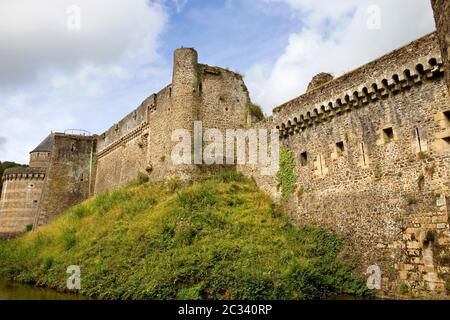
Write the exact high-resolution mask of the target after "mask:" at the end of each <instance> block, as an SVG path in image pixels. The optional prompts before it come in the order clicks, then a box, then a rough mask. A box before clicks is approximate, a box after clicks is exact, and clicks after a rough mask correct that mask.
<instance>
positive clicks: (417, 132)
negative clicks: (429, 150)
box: [416, 128, 422, 152]
mask: <svg viewBox="0 0 450 320" xmlns="http://www.w3.org/2000/svg"><path fill="white" fill-rule="evenodd" d="M416 138H417V145H418V147H419V152H422V141H420V132H419V128H416Z"/></svg>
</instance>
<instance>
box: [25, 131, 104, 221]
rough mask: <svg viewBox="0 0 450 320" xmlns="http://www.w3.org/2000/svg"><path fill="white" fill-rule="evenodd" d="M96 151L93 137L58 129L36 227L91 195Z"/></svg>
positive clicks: (36, 218)
mask: <svg viewBox="0 0 450 320" xmlns="http://www.w3.org/2000/svg"><path fill="white" fill-rule="evenodd" d="M94 153H95V139H94V138H93V137H85V136H77V135H66V134H62V133H55V143H54V146H53V150H52V152H51V161H50V165H49V167H48V169H47V174H46V179H45V185H44V187H43V194H42V202H41V203H40V204H39V208H38V211H37V214H36V217H35V220H34V227H35V228H36V227H38V226H41V225H43V224H46V223H48V222H50V221H51V220H52V219H53V218H55V217H56V216H57V215H59V214H60V213H62V212H63V211H64V210H65V209H67V208H68V207H70V206H73V205H75V204H77V203H79V202H81V201H83V200H85V199H86V198H88V197H89V195H90V193H91V190H92V188H93V172H94ZM89 188H91V190H89Z"/></svg>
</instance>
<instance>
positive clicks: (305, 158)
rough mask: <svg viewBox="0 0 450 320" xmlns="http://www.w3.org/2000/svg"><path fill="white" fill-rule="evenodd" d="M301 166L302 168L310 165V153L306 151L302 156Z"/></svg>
mask: <svg viewBox="0 0 450 320" xmlns="http://www.w3.org/2000/svg"><path fill="white" fill-rule="evenodd" d="M300 164H301V165H302V167H304V166H306V165H307V164H308V153H307V152H306V151H305V152H302V153H301V154H300Z"/></svg>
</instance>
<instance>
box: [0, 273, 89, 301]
mask: <svg viewBox="0 0 450 320" xmlns="http://www.w3.org/2000/svg"><path fill="white" fill-rule="evenodd" d="M83 299H86V298H85V297H83V296H80V295H77V294H70V293H61V292H57V291H55V290H52V289H46V288H37V287H33V286H29V285H25V284H21V283H17V282H11V281H8V280H5V279H2V278H0V300H83Z"/></svg>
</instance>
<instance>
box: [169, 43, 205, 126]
mask: <svg viewBox="0 0 450 320" xmlns="http://www.w3.org/2000/svg"><path fill="white" fill-rule="evenodd" d="M198 91H199V84H198V55H197V51H195V50H194V49H192V48H180V49H176V50H175V53H174V61H173V75H172V89H171V98H172V116H173V117H172V124H173V126H174V129H178V128H184V129H188V130H192V128H193V126H194V121H195V120H196V119H197V113H198Z"/></svg>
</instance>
